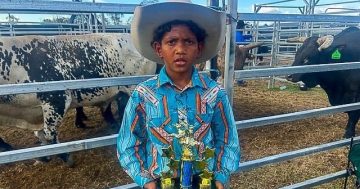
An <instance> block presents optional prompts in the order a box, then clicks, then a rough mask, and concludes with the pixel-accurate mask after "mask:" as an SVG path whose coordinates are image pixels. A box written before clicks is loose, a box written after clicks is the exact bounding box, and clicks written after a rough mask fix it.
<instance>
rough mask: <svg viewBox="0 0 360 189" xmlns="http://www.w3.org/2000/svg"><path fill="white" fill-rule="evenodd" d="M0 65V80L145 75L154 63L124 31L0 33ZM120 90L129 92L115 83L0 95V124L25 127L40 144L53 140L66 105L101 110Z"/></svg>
mask: <svg viewBox="0 0 360 189" xmlns="http://www.w3.org/2000/svg"><path fill="white" fill-rule="evenodd" d="M0 66H1V67H0V76H1V77H0V84H14V83H31V82H46V81H59V80H75V79H89V78H106V77H116V76H132V75H150V74H154V73H155V70H156V63H154V62H151V61H149V60H147V59H145V58H143V57H142V56H141V55H140V54H139V53H138V52H137V51H136V49H135V48H134V46H133V45H132V43H131V38H130V35H129V34H104V33H102V34H87V35H77V36H65V35H63V36H17V37H1V38H0ZM119 84H120V83H119ZM120 91H121V92H122V93H123V94H127V95H129V94H130V88H129V87H128V86H117V87H103V88H91V89H81V90H66V91H54V92H45V93H32V94H18V95H6V96H0V120H1V119H2V120H6V122H7V123H4V124H1V126H17V127H21V128H26V129H31V130H34V131H35V134H36V136H37V137H38V138H39V139H40V141H41V143H42V144H49V143H51V144H53V143H57V142H58V134H59V133H58V131H57V127H58V126H59V125H60V123H61V122H62V120H63V118H64V115H65V114H66V112H67V111H68V110H69V109H70V108H79V107H83V106H99V107H103V109H106V108H105V107H108V104H109V103H110V102H111V101H112V100H114V99H115V98H116V97H117V95H118V94H119V92H120ZM15 120H16V121H15ZM0 122H1V121H0ZM15 123H16V124H15ZM0 141H1V142H2V143H3V142H4V141H2V140H0ZM7 148H8V149H10V147H9V146H8V147H7ZM62 157H63V160H64V161H67V160H68V159H67V158H68V156H67V155H66V156H62Z"/></svg>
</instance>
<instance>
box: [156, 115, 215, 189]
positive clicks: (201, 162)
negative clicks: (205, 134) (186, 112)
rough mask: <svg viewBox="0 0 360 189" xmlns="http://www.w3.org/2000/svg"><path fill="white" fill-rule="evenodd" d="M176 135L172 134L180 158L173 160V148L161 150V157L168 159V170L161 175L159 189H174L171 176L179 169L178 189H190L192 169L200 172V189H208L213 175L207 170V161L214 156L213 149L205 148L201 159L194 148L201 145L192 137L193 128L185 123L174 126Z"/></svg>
mask: <svg viewBox="0 0 360 189" xmlns="http://www.w3.org/2000/svg"><path fill="white" fill-rule="evenodd" d="M175 127H176V128H177V131H178V133H177V134H172V136H173V137H175V138H177V139H178V141H179V144H180V146H181V150H182V153H181V158H180V160H175V153H174V151H173V146H169V147H168V148H165V149H163V156H164V157H167V158H168V159H169V163H168V165H167V167H168V169H166V170H164V171H163V173H162V175H161V187H162V188H163V189H165V188H166V189H168V188H174V181H173V179H172V174H173V173H174V172H177V171H178V170H179V168H180V188H184V189H185V188H191V186H192V179H193V169H195V170H198V171H200V172H202V173H201V174H200V178H201V181H200V188H201V189H210V188H211V180H212V177H213V173H212V172H211V171H209V170H208V168H207V167H208V164H207V160H208V159H210V158H212V157H213V156H214V149H210V148H206V150H205V151H204V152H203V153H201V155H202V156H203V157H202V158H201V159H200V158H197V157H199V154H198V152H197V150H196V147H197V146H199V145H200V144H201V143H200V142H198V141H196V140H195V138H194V136H193V127H192V126H191V125H189V124H188V123H187V122H184V121H182V122H180V123H177V124H176V125H175Z"/></svg>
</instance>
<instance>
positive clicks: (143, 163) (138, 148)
mask: <svg viewBox="0 0 360 189" xmlns="http://www.w3.org/2000/svg"><path fill="white" fill-rule="evenodd" d="M180 121H181V122H184V123H186V124H187V125H190V126H191V127H192V129H191V131H192V133H191V138H193V139H195V141H196V142H197V145H196V147H195V148H196V150H195V151H196V153H194V156H196V157H195V158H194V159H197V160H199V159H202V158H205V157H204V155H203V154H204V151H205V150H206V149H207V148H210V149H215V154H214V156H213V157H211V158H208V159H207V163H208V165H207V169H208V170H209V171H213V173H214V179H215V180H218V181H220V182H221V183H223V184H226V183H227V182H228V181H229V177H230V173H232V172H234V171H236V170H237V169H238V166H239V161H240V147H239V139H238V133H237V129H236V125H235V120H234V116H233V112H232V108H231V106H230V103H229V99H228V96H227V94H226V92H225V90H224V89H223V88H221V87H220V86H219V85H218V84H217V83H216V82H215V81H214V80H212V79H210V78H209V77H208V76H207V75H206V74H202V73H199V72H198V71H197V70H196V69H195V68H193V72H192V76H191V81H190V83H189V84H188V85H187V86H186V87H185V88H184V89H182V90H179V88H177V87H176V86H175V85H174V83H173V82H172V80H171V79H170V78H169V76H168V75H167V73H166V69H165V67H163V68H162V70H161V71H160V73H159V74H158V75H156V76H154V77H152V78H150V79H148V80H147V81H144V82H142V83H140V84H139V85H137V86H136V88H135V89H134V91H133V92H132V95H131V96H130V99H129V101H128V103H127V105H126V108H125V112H124V117H123V121H122V124H121V128H120V131H119V135H118V138H117V155H118V159H119V162H120V164H121V166H122V167H123V169H124V170H125V171H126V173H127V174H128V175H129V176H130V177H131V178H132V179H133V180H134V181H135V183H136V184H138V185H139V186H143V185H145V184H146V183H148V182H150V181H152V180H154V179H156V178H159V177H161V175H162V173H164V172H166V171H167V170H169V166H168V165H169V158H168V157H166V156H165V155H164V154H163V149H165V148H168V147H169V146H172V149H173V151H174V152H173V153H174V157H173V158H175V159H176V160H180V159H181V156H182V148H181V145H180V142H179V141H180V140H179V137H177V136H178V135H179V134H180V133H179V130H178V128H177V127H176V124H177V123H179V122H180ZM200 172H201V171H200V170H196V169H193V173H194V174H198V173H200ZM173 176H174V177H179V176H180V170H179V169H178V171H174V172H173Z"/></svg>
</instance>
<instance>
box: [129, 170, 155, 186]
mask: <svg viewBox="0 0 360 189" xmlns="http://www.w3.org/2000/svg"><path fill="white" fill-rule="evenodd" d="M133 180H134V181H135V183H136V184H137V185H139V186H141V187H144V185H145V184H146V183H148V182H151V181H154V180H155V179H154V178H152V177H150V176H147V175H146V174H145V175H144V174H142V173H140V174H138V175H136V176H135V178H133Z"/></svg>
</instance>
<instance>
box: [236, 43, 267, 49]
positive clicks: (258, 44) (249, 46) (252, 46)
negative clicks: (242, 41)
mask: <svg viewBox="0 0 360 189" xmlns="http://www.w3.org/2000/svg"><path fill="white" fill-rule="evenodd" d="M263 44H264V42H255V43H250V44H247V45H245V46H243V47H241V48H247V49H248V50H250V49H253V48H256V47H259V46H261V45H263Z"/></svg>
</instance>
